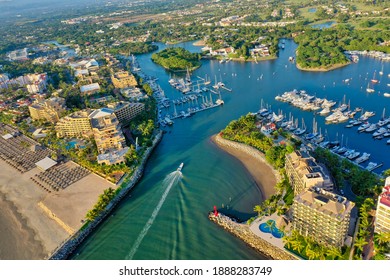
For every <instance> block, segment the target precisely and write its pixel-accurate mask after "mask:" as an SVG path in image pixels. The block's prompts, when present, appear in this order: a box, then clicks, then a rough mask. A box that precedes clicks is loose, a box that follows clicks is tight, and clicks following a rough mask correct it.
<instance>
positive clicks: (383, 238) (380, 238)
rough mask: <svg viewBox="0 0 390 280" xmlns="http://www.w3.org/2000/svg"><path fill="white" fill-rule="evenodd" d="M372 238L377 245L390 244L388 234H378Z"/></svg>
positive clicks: (389, 234)
mask: <svg viewBox="0 0 390 280" xmlns="http://www.w3.org/2000/svg"><path fill="white" fill-rule="evenodd" d="M374 238H375V241H376V242H377V243H378V244H379V245H384V244H386V243H389V242H390V232H380V233H378V234H375V237H374Z"/></svg>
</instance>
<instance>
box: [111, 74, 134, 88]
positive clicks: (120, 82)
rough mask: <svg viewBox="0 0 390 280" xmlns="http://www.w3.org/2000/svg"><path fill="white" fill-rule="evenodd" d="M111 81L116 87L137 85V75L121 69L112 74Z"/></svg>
mask: <svg viewBox="0 0 390 280" xmlns="http://www.w3.org/2000/svg"><path fill="white" fill-rule="evenodd" d="M111 81H112V83H113V85H114V86H115V88H127V87H135V86H136V85H137V80H136V79H135V77H134V76H133V75H132V74H129V72H127V71H121V72H117V73H115V74H113V75H111Z"/></svg>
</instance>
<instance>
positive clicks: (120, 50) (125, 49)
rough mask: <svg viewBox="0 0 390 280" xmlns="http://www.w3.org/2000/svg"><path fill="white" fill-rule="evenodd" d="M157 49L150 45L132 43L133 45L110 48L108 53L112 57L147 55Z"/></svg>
mask: <svg viewBox="0 0 390 280" xmlns="http://www.w3.org/2000/svg"><path fill="white" fill-rule="evenodd" d="M157 49H158V47H157V46H156V45H153V44H151V43H143V42H134V43H123V44H121V45H120V46H118V47H112V48H110V53H111V54H114V55H115V54H122V55H129V54H143V53H149V52H152V51H155V50H157Z"/></svg>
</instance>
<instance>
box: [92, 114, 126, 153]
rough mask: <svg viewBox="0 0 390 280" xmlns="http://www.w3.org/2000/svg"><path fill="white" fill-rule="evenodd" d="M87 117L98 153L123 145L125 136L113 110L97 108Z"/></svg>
mask: <svg viewBox="0 0 390 280" xmlns="http://www.w3.org/2000/svg"><path fill="white" fill-rule="evenodd" d="M89 118H90V119H91V126H92V131H93V136H94V138H95V142H96V146H97V148H98V151H99V154H105V153H108V152H112V151H115V150H121V149H123V148H124V147H125V137H124V136H123V133H122V131H121V129H120V125H119V121H118V118H117V117H116V116H115V114H114V110H112V109H109V108H103V109H98V110H95V111H93V112H92V113H91V114H90V115H89Z"/></svg>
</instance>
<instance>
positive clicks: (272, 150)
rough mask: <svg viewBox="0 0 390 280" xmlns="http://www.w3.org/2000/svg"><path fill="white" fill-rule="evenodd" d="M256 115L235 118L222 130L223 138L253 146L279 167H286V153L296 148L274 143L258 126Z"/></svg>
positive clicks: (273, 164)
mask: <svg viewBox="0 0 390 280" xmlns="http://www.w3.org/2000/svg"><path fill="white" fill-rule="evenodd" d="M256 122H257V118H256V116H255V115H252V114H247V115H246V116H242V117H241V118H239V119H238V120H234V121H232V122H230V123H229V124H228V126H227V127H226V128H225V129H224V130H222V132H221V135H222V137H223V138H225V139H228V140H231V141H236V142H240V143H244V144H247V145H249V146H252V147H254V148H256V149H258V150H259V151H261V152H263V153H265V157H266V159H267V161H268V162H269V163H270V164H271V165H272V166H274V167H275V168H277V169H281V168H283V167H284V162H285V155H286V153H288V152H292V151H293V150H294V149H293V147H292V146H289V145H274V143H273V140H272V139H271V138H270V137H267V136H266V135H264V134H263V133H261V132H260V130H259V129H258V128H257V127H256Z"/></svg>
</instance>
